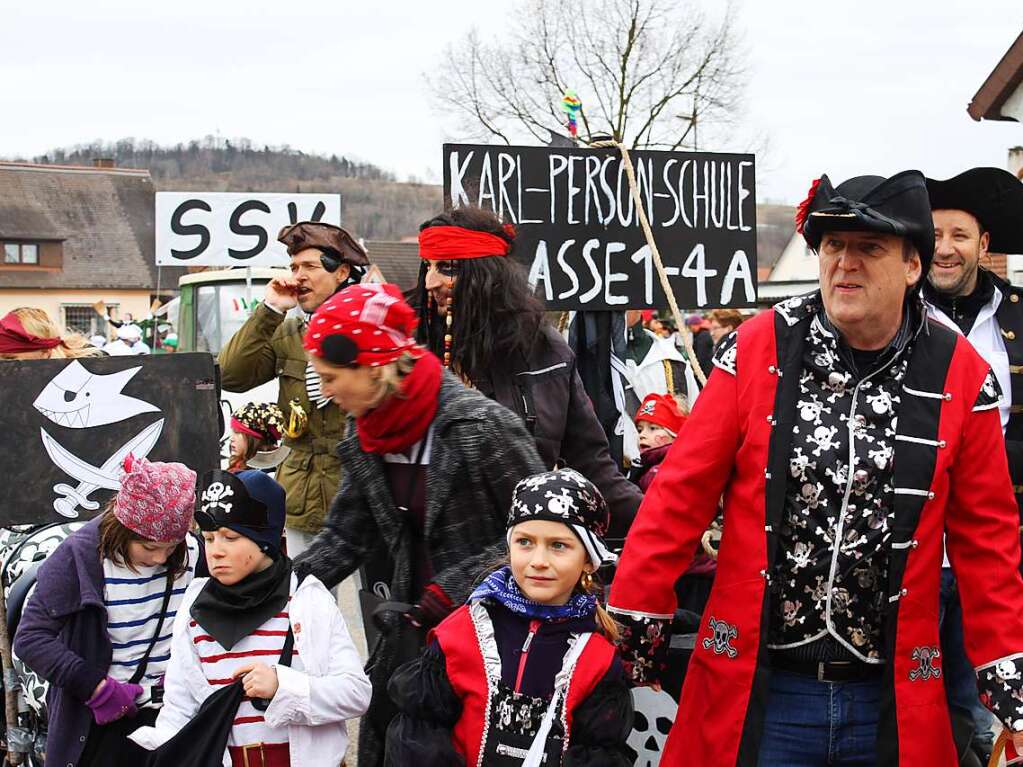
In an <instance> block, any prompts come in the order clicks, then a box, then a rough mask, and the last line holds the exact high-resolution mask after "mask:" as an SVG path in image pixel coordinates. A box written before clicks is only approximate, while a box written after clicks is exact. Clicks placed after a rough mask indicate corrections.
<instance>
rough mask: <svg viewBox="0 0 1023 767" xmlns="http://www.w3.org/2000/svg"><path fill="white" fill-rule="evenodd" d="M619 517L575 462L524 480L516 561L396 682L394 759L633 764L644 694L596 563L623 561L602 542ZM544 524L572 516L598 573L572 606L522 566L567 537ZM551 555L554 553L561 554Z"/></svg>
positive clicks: (575, 534)
mask: <svg viewBox="0 0 1023 767" xmlns="http://www.w3.org/2000/svg"><path fill="white" fill-rule="evenodd" d="M608 519H609V514H608V509H607V505H606V504H605V502H604V500H603V498H602V497H601V495H600V493H599V492H598V491H597V489H596V488H595V487H594V486H593V485H592V484H591V483H590V482H589V481H588V480H586V479H585V478H584V477H583V476H582V475H580V474H579V473H578V472H575V471H573V470H571V469H561V470H557V471H551V472H545V473H543V474H538V475H535V476H532V477H529V478H527V479H524V480H522V481H521V482H519V484H518V485H517V486H516V488H515V495H514V498H513V501H512V506H511V512H510V513H509V516H508V533H507V538H508V541H509V546H511V547H512V565H506V566H504V567H501V568H500V569H498V570H496V571H494V572H492V573H491V574H490V575H489V576H487V577H486V579H484V580H483V582H482V583H481V584H480V585H479V586H478V587H477V588H476V590H475V591H474V592H473V593H472V595H471V596H470V597H469V601H468V603H467V604H465V605H463V606H462V607H460V608H459V609H458V610H456V611H455V612H454V613H452V614H451V615H450V616H449V617H448V618H447V619H446V620H445V621H443V622H442V623H441V624H440V625H439V626H438V627H437V628H436V629H435V630H434V631H433V632H432V633H431V642H430V644H429V646H428V647H427V649H426V650H425V651H424V652H423V654H422V655H421V656H420V657H419V658H418V659H417V660H415V661H412V662H410V663H407V664H405V665H404V666H402V667H400V668H399V669H398V670H397V671H396V672H395V674H394V676H393V677H392V679H391V682H390V685H389V692H390V694H391V697H392V699H393V700H394V701H395V703H396V704H397V706H398V708H399V711H400V714H399V715H398V717H397V718H396V719H395V720H394V721H393V722H392V724H391V726H390V728H389V730H388V733H387V755H386V764H387V765H393V766H395V767H397V765H409V764H415V765H419V766H420V767H423V766H424V765H452V764H466V765H488V767H538V766H539V765H541V764H544V765H547V767H554V766H555V765H563V766H564V767H582V766H583V765H596V764H600V765H606V766H608V767H612V766H616V765H623V766H624V765H629V764H632V757H631V754H629V752H628V748H627V746H626V745H625V739H626V737H627V736H628V734H629V732H630V731H631V729H632V699H631V697H630V695H629V691H628V688H627V687H626V685H625V682H624V680H623V668H622V665H621V663H620V661H619V660H618V658H617V656H616V654H615V650H614V646H613V645H612V644H611V642H610V641H609V640H608V639H607V638H606V637H605V636H604V635H603V634H602V633H601V629H603V630H604V631H608V630H609V629H610V631H611V633H613V628H611V625H612V624H610V622H609V621H607V616H606V615H605V614H604V613H603V610H602V609H601V608H600V607H599V606H598V598H597V596H596V595H595V594H594V593H591V592H592V590H593V581H594V578H593V575H592V570H595V569H596V568H598V567H600V566H601V565H602V564H604V563H606V562H609V561H613V560H614V555H613V554H611V553H610V552H608V550H607V549H606V547H605V545H604V542H603V540H602V536H603V535H604V533H605V531H606V530H607V525H608ZM534 521H542V522H557V523H561V524H560V525H558V526H556V527H554V528H553V529H554V530H555V531H557V530H558V528H559V527H561V526H562V525H563V526H564V527H567V528H568V530H569V531H571V532H568V531H566V532H565V535H567V536H571V538H572V540H573V541H575V542H576V543H577V544H578V543H581V544H582V548H583V549H584V553H583V560H584V561H588V566H589V569H587V568H583V574H582V576H581V578H579V580H578V581H577V583H576V586H575V588H574V589H572V591H571V593H570V594H568V595H567V601H565V602H564V603H563V604H559V603H558V602H560V601H561V600H560V599H552V600H551V601H536V600H534V599H532V598H530V597H529V596H527V593H526V591H527V590H530V591H531V592H532V589H533V588H535V584H533V585H520V579H523V576H522V573H523V572H525V573H529V572H534V573H535V572H538V571H537V570H531V568H532V567H534V565H533V564H530V565H529V566H527V567H526V568H525V570H520V569H518V566H517V565H516V562H523V561H528V562H530V563H532V562H533V561H534V559H533V558H534V557H536V556H537V555H535V554H526V557H525V560H523V559H520V558H519V557H518V556H517V555H516V553H515V547H518V546H536V548H538V549H540V548H543V545H544V543H545V542H546V543H548V544H549V546H550V548H551V549H554V548H556V547H557V545H558V544H557V543H556V541H557V539H556V538H554V539H547V540H546V541H545V540H544V539H543V538H538V539H533V538H530V537H529V536H530V533H527V532H525V531H526V530H528V529H529V528H526V527H525V525H524V523H529V522H534ZM564 527H561V529H564ZM533 529H535V527H534V528H533ZM551 540H553V541H555V543H550V541H551ZM561 545H562V546H563V547H564V548H570V547H568V546H566V545H565V544H561ZM539 556H540V557H541V559H542V561H549V560H551V559H554V558H556V557H557V556H558V554H546V555H544V554H540V555H539ZM543 567H544V568H546V567H547V565H546V564H545V565H543ZM551 568H552V569H551V570H549V571H548V570H545V569H541V570H539V572H540V573H545V572H546V573H547V574H548V575H550V576H554V575H557V574H558V572H559V566H558V565H557V564H553V565H551ZM561 572H564V569H562V570H561ZM530 578H533V579H534V580H536V579H535V577H534V576H528V575H527V576H525V580H526V581H528V580H529V579H530ZM572 578H573V580H574V578H575V575H574V573H573V574H572ZM539 580H551V578H547V579H542V578H541V579H539Z"/></svg>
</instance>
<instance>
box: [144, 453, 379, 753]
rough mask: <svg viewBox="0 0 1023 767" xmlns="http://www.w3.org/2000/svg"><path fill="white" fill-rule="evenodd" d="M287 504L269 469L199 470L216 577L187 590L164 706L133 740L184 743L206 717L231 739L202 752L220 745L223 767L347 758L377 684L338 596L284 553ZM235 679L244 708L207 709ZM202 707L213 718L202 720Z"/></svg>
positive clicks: (202, 514)
mask: <svg viewBox="0 0 1023 767" xmlns="http://www.w3.org/2000/svg"><path fill="white" fill-rule="evenodd" d="M284 506H285V504H284V490H283V489H282V488H281V486H280V485H278V484H277V483H276V482H275V481H274V480H273V479H271V478H270V477H269V476H267V475H266V474H264V473H262V472H259V471H243V472H240V473H238V474H231V473H229V472H223V471H219V470H218V471H213V472H208V473H207V474H206V475H205V476H204V477H203V483H202V494H201V510H200V511H198V512H197V513H196V520H197V521H198V523H199V527H200V528H201V529H202V531H203V536H204V538H205V539H206V557H207V562H208V563H209V566H210V572H211V574H212V575H211V577H210V578H201V579H197V580H196V581H195V582H194V583H193V584H192V587H191V588H189V590H188V591H187V592H186V594H185V598H184V601H183V603H182V609H181V610H180V611H179V613H178V617H177V619H176V620H175V623H174V639H173V647H172V651H171V663H170V667H169V668H168V670H167V680H166V696H165V705H164V709H163V712H162V713H161V715H160V717H159V718H158V719H157V721H156V724H155V726H154V727H144V728H142V729H140V730H138V731H136V732H135V733H134V734H133V735H132V736H131V737H132V740H134V741H135V742H136V743H138V744H139V745H141V746H143V747H145V748H147V749H151V750H152V749H160V747H161V746H164V744H168V747H173V748H181V747H184V746H187V745H188V744H180V743H177V742H176V741H173V742H171V743H168V741H172V738H173V737H174V736H175V735H176V734H177V733H178V731H179V730H181V729H182V728H183V727H186V726H190V727H193V728H195V727H196V725H197V724H198V725H200V727H201V730H203V731H210V732H212V731H223V734H224V738H223V740H224V741H226V742H220V743H217V744H212V743H206V744H204V749H205V750H206V751H209V750H210V749H217V751H216V753H220V750H221V749H222V750H223V764H224V765H225V767H226V766H227V765H235V767H241V765H247V766H248V767H254V766H255V765H258V766H259V767H285V766H286V765H295V766H296V767H297V766H298V765H301V767H318V766H319V765H322V766H323V767H328V765H329V766H330V767H335V766H336V765H338V764H340V763H341V760H342V759H343V758H344V755H345V751H346V749H347V746H348V734H347V731H346V728H345V722H346V720H348V719H352V718H356V717H359V716H361V715H362V714H363V713H364V712H365V710H366V707H367V706H368V704H369V698H370V686H369V680H368V679H367V678H366V676H365V674H364V673H363V672H362V666H361V663H360V661H359V656H358V654H357V652H356V650H355V647H354V645H353V644H352V640H351V637H350V636H349V635H348V630H347V628H346V626H345V623H344V619H343V618H342V617H341V613H340V611H339V610H338V607H337V603H336V602H335V601H334V598H333V597H332V596H331V594H330V593H329V592H328V591H327V590H326V588H324V586H323V584H322V583H321V582H320V581H319V580H317V579H316V578H315V577H312V576H309V577H306V578H303V579H301V580H300V579H298V578H297V577H296V576H295V575H294V573H293V572H292V566H291V560H290V559H288V557H287V556H285V555H284V554H283V553H282V552H281V536H282V534H283V529H284V519H285V510H284ZM243 539H248V540H247V541H246V540H243ZM253 543H254V544H255V547H253V546H251V545H250V544H253ZM240 545H241V546H246V547H247V548H245V549H242V548H239V546H240ZM246 552H251V555H247V554H246ZM245 556H249V558H248V559H245V558H244V557H245ZM271 664H272V665H271ZM239 679H240V680H241V684H242V686H243V688H244V690H243V691H244V695H245V697H244V698H243V697H241V695H242V692H243V691H242V690H239V691H238V699H240V703H239V704H237V705H232V706H231V707H228V708H225V707H223V706H216V707H214V706H206V705H204V704H205V703H207V702H209V701H210V700H211V699H212V698H213V696H215V695H216V694H217V693H218V691H221V690H223V689H224V688H225V687H227V686H232V685H235V684H236V681H237V680H239ZM214 711H215V713H211V712H214ZM204 713H205V714H207V715H209V716H210V719H211V721H209V722H204V721H201V720H202V718H203V716H204ZM225 717H230V718H231V726H230V728H229V729H228V728H226V727H224V721H223V720H224V719H225ZM196 720H200V721H196ZM176 753H177V752H176ZM160 755H161V752H160V751H159V750H157V756H160ZM197 756H198V755H197ZM156 763H157V764H161V765H162V764H164V763H168V764H169V763H170V762H166V761H164V762H160V761H157V762H156ZM178 763H182V764H184V763H187V764H193V763H194V762H191V761H187V758H186V760H185V761H179V762H178Z"/></svg>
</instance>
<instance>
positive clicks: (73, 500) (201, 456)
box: [0, 354, 220, 526]
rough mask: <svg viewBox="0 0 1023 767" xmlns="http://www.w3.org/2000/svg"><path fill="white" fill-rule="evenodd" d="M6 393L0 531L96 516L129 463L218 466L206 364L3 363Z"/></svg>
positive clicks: (215, 411) (143, 359)
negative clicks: (130, 457) (127, 460)
mask: <svg viewBox="0 0 1023 767" xmlns="http://www.w3.org/2000/svg"><path fill="white" fill-rule="evenodd" d="M0 391H2V392H3V393H4V394H3V398H4V409H3V415H2V423H3V429H2V431H0V435H2V436H0V473H2V476H3V482H2V483H0V526H7V525H18V524H34V525H38V524H44V523H47V522H56V521H69V520H81V519H89V518H91V517H93V516H95V515H96V514H97V513H99V512H100V511H101V510H102V509H103V508H104V507H105V505H106V502H107V501H108V500H109V499H110V498H111V497H113V495H114V493H115V492H116V491H117V488H118V487H119V481H120V474H121V472H122V465H123V463H124V458H125V456H127V455H128V454H129V453H131V454H132V455H134V456H136V457H139V456H145V457H146V458H148V459H149V460H151V461H179V462H181V463H184V464H186V465H187V466H189V467H190V468H192V469H194V470H195V471H196V472H197V473H198V474H199V475H200V476H201V475H202V473H203V472H205V471H208V470H209V469H213V468H216V467H217V466H219V464H220V450H219V437H220V426H219V399H220V392H219V391H218V390H217V384H216V380H215V370H214V363H213V357H212V356H210V355H209V354H161V355H152V356H139V357H98V358H85V359H77V360H66V359H62V360H25V361H2V362H0Z"/></svg>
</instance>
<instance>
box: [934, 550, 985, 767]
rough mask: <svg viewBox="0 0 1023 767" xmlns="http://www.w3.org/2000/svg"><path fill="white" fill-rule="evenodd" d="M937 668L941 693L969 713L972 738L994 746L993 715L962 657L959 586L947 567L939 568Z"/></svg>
mask: <svg viewBox="0 0 1023 767" xmlns="http://www.w3.org/2000/svg"><path fill="white" fill-rule="evenodd" d="M939 609H940V612H939V618H938V620H939V622H940V626H941V660H942V663H941V669H942V672H943V673H944V675H945V696H946V697H947V698H948V704H949V705H950V706H958V707H959V708H961V709H965V710H966V711H969V712H970V714H971V715H972V716H973V742H974V744H975V745H977V746H979V747H980V748H981V749H982V750H984V752H985V753H990V752H991V748H992V747H993V746H994V738H995V736H994V732H993V730H992V727H994V725H995V721H996V720H995V715H994V714H992V713H991V712H990V711H989V710H988V708H987V707H986V706H985V705H984V704H983V703H981V702H980V693H979V692H978V691H977V674H976V673H975V672H974V670H973V666H972V665H971V664H970V661H969V659H968V658H967V657H966V647H965V645H964V643H963V608H962V605H960V604H959V587H958V585H957V584H956V578H955V575H953V574H952V570H951V568H948V567H944V568H942V570H941V602H940V608H939Z"/></svg>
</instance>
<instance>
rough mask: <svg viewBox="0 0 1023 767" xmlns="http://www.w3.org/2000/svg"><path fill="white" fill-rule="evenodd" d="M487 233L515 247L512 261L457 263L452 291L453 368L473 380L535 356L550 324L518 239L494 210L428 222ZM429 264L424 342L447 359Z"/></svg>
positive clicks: (422, 312) (422, 303)
mask: <svg viewBox="0 0 1023 767" xmlns="http://www.w3.org/2000/svg"><path fill="white" fill-rule="evenodd" d="M431 226H458V227H462V228H463V229H472V230H475V231H478V232H487V233H488V234H493V235H495V236H497V237H500V238H501V239H502V240H504V241H505V242H507V243H509V245H510V246H511V247H510V252H509V253H508V255H507V256H504V255H498V254H494V256H486V257H482V258H472V259H464V260H460V261H458V262H457V264H458V273H457V278H456V279H455V286H454V289H453V292H452V300H453V302H454V311H453V314H452V326H451V333H452V336H453V343H452V349H451V367H452V369H453V370H454V372H456V373H458V374H459V375H462V376H464V377H466V378H467V379H468V380H470V381H474V382H475V381H480V380H483V379H486V378H492V377H493V376H494V374H495V372H498V373H499V371H500V370H501V369H503V368H505V367H506V366H507V365H508V364H509V363H510V362H511V361H512V360H514V359H516V358H519V357H526V356H528V355H529V354H530V352H531V350H532V349H533V346H534V344H535V343H536V342H537V340H538V334H539V331H540V329H541V327H542V325H543V322H544V314H543V312H544V307H543V304H542V303H540V301H539V300H538V299H537V298H536V297H535V296H534V295H533V290H532V288H530V286H529V281H528V279H527V275H526V270H525V268H524V267H523V266H522V265H521V264H519V263H518V261H516V260H515V257H514V251H515V241H514V237H513V236H512V235H511V234H509V233H508V232H506V231H505V230H504V227H503V226H502V224H501V220H500V219H499V218H498V217H497V215H496V214H494V213H493V212H492V211H489V210H484V209H482V208H477V207H472V206H470V207H464V208H456V209H454V210H451V211H447V212H445V213H441V214H440V215H439V216H435V217H433V218H431V219H430V220H429V221H426V222H425V223H423V224H422V225H421V226H420V227H419V230H420V231H422V230H423V229H428V228H429V227H431ZM426 268H427V266H426V262H424V263H423V264H422V266H421V267H420V272H419V288H418V290H417V293H418V303H419V317H420V322H419V341H420V343H422V344H424V345H425V346H427V347H428V348H429V349H430V350H431V351H433V352H434V353H435V354H436V355H437V356H439V357H441V358H443V356H444V334H445V319H444V318H443V317H441V316H440V315H439V314H438V313H437V312H436V311H435V310H433V308H432V307H431V303H432V302H431V301H430V300H429V296H428V294H427V291H426Z"/></svg>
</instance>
